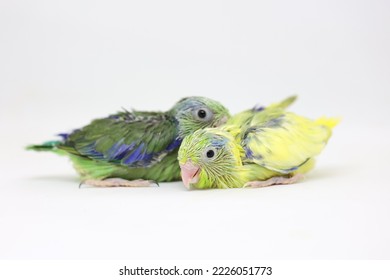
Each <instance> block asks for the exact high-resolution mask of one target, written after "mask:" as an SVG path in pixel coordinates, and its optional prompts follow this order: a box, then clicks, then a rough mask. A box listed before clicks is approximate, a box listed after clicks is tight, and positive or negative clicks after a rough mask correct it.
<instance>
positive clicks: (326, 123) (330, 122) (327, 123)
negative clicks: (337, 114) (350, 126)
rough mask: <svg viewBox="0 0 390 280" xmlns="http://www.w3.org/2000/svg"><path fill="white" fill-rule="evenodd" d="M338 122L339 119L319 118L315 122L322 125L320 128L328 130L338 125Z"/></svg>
mask: <svg viewBox="0 0 390 280" xmlns="http://www.w3.org/2000/svg"><path fill="white" fill-rule="evenodd" d="M340 121H341V120H340V118H328V117H321V118H318V119H317V120H316V121H315V122H316V123H317V124H318V125H322V126H325V127H327V128H329V129H332V128H334V127H335V126H336V125H338V124H339V123H340Z"/></svg>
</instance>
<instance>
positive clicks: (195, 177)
mask: <svg viewBox="0 0 390 280" xmlns="http://www.w3.org/2000/svg"><path fill="white" fill-rule="evenodd" d="M180 168H181V178H182V180H183V183H184V186H185V187H186V188H187V189H190V187H191V186H190V184H194V183H197V182H198V181H199V172H200V167H199V166H196V165H194V164H193V163H192V162H191V161H190V160H189V161H187V162H186V163H185V164H180Z"/></svg>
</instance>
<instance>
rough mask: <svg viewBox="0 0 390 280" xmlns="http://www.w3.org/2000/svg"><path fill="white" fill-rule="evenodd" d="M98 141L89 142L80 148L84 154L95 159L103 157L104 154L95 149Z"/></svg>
mask: <svg viewBox="0 0 390 280" xmlns="http://www.w3.org/2000/svg"><path fill="white" fill-rule="evenodd" d="M95 145H96V143H92V144H89V145H87V146H84V147H82V148H81V149H80V151H81V154H82V155H87V156H88V157H92V158H95V159H103V158H104V155H103V154H102V153H100V152H98V151H96V149H95Z"/></svg>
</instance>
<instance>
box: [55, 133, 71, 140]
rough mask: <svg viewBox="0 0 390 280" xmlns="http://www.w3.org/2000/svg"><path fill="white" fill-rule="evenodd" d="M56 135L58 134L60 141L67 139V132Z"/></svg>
mask: <svg viewBox="0 0 390 280" xmlns="http://www.w3.org/2000/svg"><path fill="white" fill-rule="evenodd" d="M57 136H60V137H61V138H62V141H66V140H68V137H69V133H58V134H57Z"/></svg>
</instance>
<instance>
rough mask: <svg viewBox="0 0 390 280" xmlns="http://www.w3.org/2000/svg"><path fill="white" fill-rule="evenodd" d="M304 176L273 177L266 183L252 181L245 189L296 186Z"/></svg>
mask: <svg viewBox="0 0 390 280" xmlns="http://www.w3.org/2000/svg"><path fill="white" fill-rule="evenodd" d="M303 178H304V176H303V175H302V174H296V175H294V176H292V177H288V178H286V177H272V178H270V179H268V180H265V181H251V182H247V183H246V184H245V185H244V188H248V187H249V188H263V187H269V186H272V185H289V184H294V183H296V182H298V181H300V180H302V179H303Z"/></svg>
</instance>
